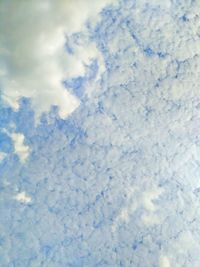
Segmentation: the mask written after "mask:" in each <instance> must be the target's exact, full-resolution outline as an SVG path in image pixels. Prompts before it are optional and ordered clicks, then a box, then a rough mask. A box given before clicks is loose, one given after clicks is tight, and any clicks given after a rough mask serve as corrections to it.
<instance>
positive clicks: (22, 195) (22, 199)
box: [14, 192, 31, 203]
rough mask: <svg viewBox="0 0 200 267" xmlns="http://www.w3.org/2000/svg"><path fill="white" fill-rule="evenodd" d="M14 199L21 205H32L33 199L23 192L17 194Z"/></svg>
mask: <svg viewBox="0 0 200 267" xmlns="http://www.w3.org/2000/svg"><path fill="white" fill-rule="evenodd" d="M14 198H15V199H16V200H17V201H19V202H21V203H30V202H31V197H29V196H28V195H27V194H26V192H21V193H19V194H17V195H16V196H15V197H14Z"/></svg>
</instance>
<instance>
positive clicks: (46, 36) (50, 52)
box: [0, 0, 113, 120]
mask: <svg viewBox="0 0 200 267" xmlns="http://www.w3.org/2000/svg"><path fill="white" fill-rule="evenodd" d="M112 2H113V0H101V1H98V0H77V1H73V0H68V1H66V0H58V1H51V0H44V1H35V0H30V1H24V0H23V1H20V3H19V2H18V1H7V0H3V1H1V3H0V38H1V44H0V57H1V60H0V66H1V72H0V81H1V84H0V86H1V88H2V98H3V100H4V101H5V102H6V103H7V104H8V105H10V106H11V107H12V108H14V109H15V110H17V109H18V108H19V102H18V101H19V99H20V98H21V97H29V98H31V100H32V106H33V108H34V110H35V115H36V120H38V119H39V117H40V115H41V113H42V112H48V111H49V109H50V107H51V105H56V106H58V108H59V115H60V117H61V118H63V119H64V118H66V117H67V116H68V115H69V114H70V113H71V112H73V111H74V110H75V109H76V108H77V107H78V106H79V100H78V99H77V98H76V97H75V96H72V95H71V94H70V93H69V92H67V91H66V90H65V89H64V88H63V86H62V83H61V82H62V81H63V80H64V79H65V78H68V77H71V76H79V75H83V74H84V71H85V69H84V66H85V64H89V62H90V60H91V58H98V59H99V61H100V62H99V63H100V65H101V66H103V63H102V62H103V61H102V58H101V55H100V54H99V52H98V50H97V48H96V47H95V45H94V44H88V43H85V44H82V45H81V46H80V47H76V48H75V53H74V54H73V55H69V54H67V53H66V52H65V51H64V43H65V35H66V34H67V35H70V34H72V33H74V32H79V31H82V30H83V29H84V24H85V22H86V21H87V20H88V19H91V20H92V21H93V22H94V21H97V18H98V16H97V14H98V13H99V12H100V11H101V9H102V8H103V7H104V6H106V5H107V4H110V3H112ZM101 70H103V67H101Z"/></svg>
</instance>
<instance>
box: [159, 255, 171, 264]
mask: <svg viewBox="0 0 200 267" xmlns="http://www.w3.org/2000/svg"><path fill="white" fill-rule="evenodd" d="M159 266H160V267H170V266H171V264H170V261H169V258H168V257H167V256H166V255H161V256H160V265H159Z"/></svg>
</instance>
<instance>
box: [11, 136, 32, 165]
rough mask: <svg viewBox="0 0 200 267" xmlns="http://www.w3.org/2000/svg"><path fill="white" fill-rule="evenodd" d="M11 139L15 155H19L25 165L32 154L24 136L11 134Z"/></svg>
mask: <svg viewBox="0 0 200 267" xmlns="http://www.w3.org/2000/svg"><path fill="white" fill-rule="evenodd" d="M10 137H11V138H12V141H13V143H14V148H15V154H17V155H18V157H19V159H20V161H21V162H22V163H24V162H25V161H26V159H27V158H28V156H29V153H30V149H29V147H28V146H26V145H25V144H24V139H25V138H24V135H23V134H21V133H11V134H10Z"/></svg>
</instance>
